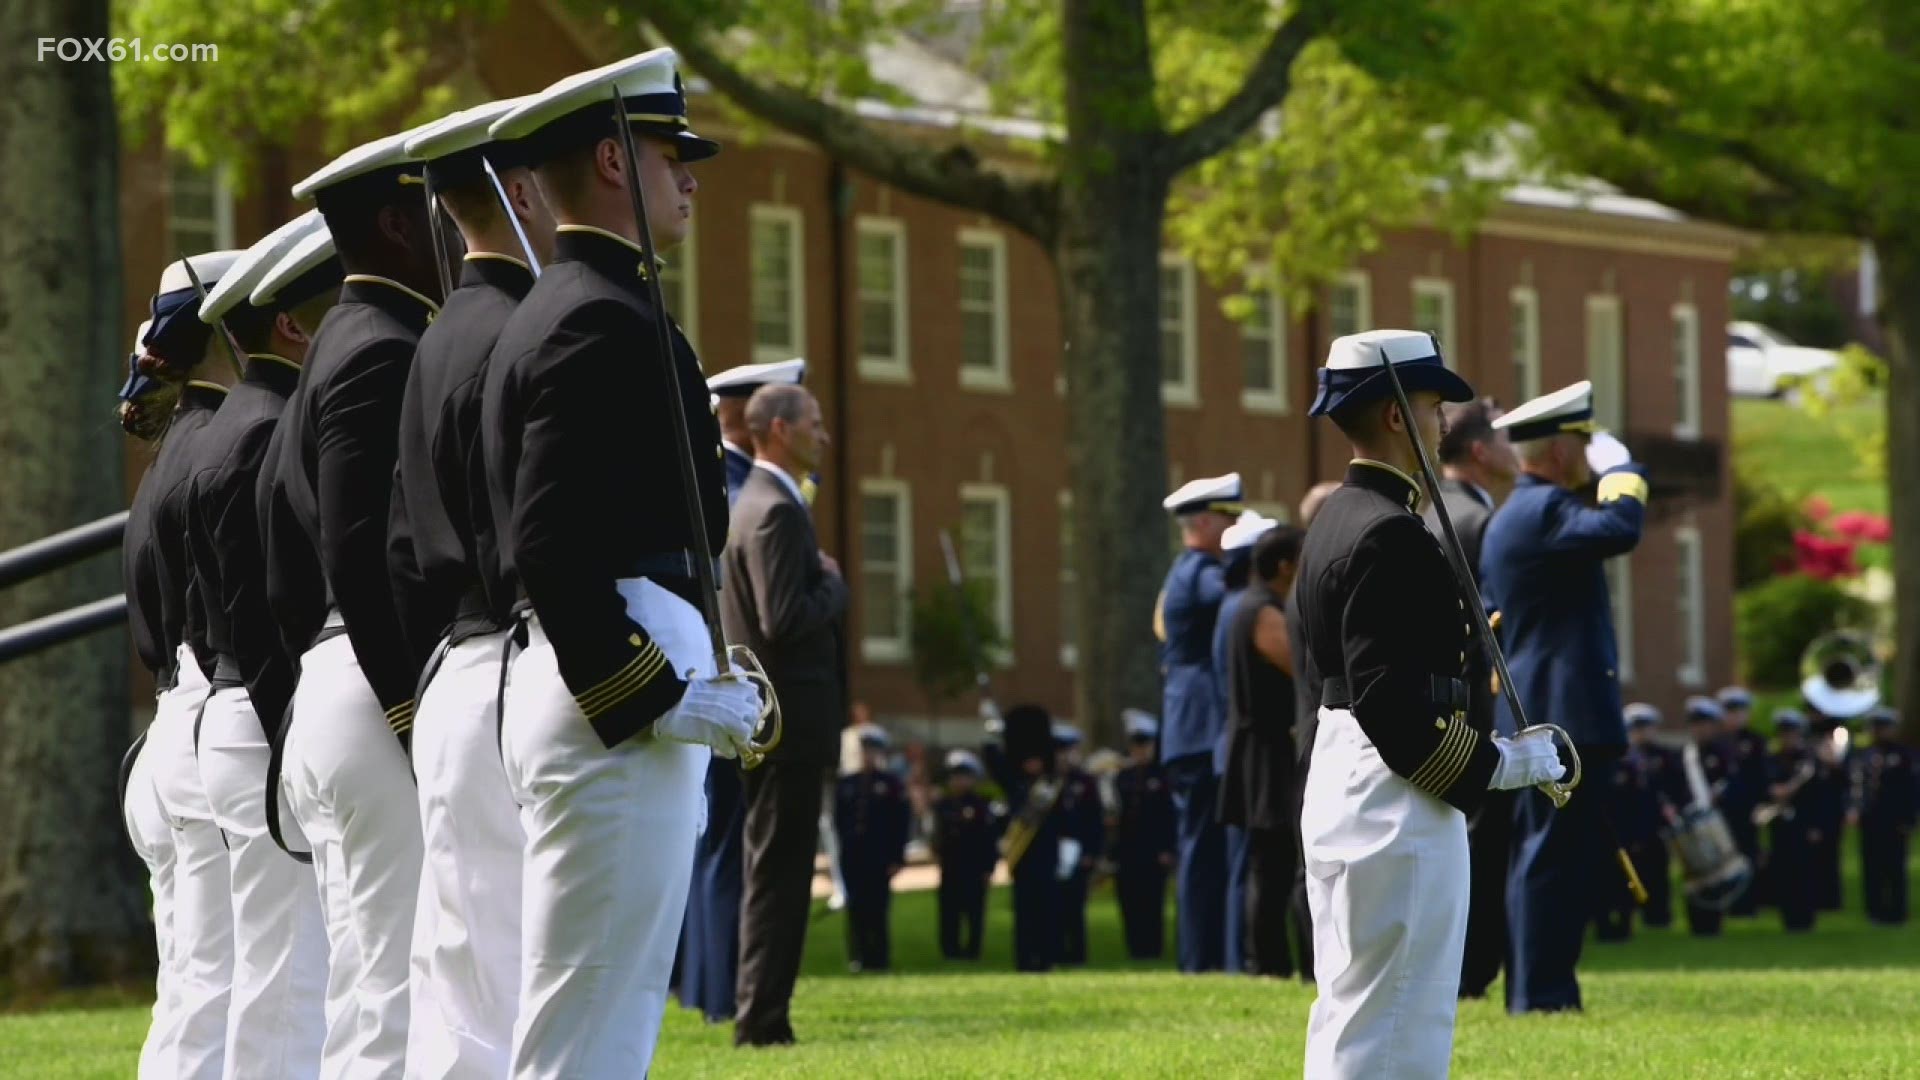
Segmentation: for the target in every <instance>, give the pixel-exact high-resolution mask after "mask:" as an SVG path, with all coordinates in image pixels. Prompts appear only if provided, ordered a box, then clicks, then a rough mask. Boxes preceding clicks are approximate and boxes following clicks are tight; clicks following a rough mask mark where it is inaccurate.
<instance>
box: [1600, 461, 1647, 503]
mask: <svg viewBox="0 0 1920 1080" xmlns="http://www.w3.org/2000/svg"><path fill="white" fill-rule="evenodd" d="M1597 497H1598V499H1599V501H1600V503H1601V505H1605V504H1607V503H1610V502H1613V501H1615V500H1617V499H1632V500H1633V501H1634V502H1637V503H1639V504H1641V505H1642V506H1644V505H1646V502H1647V478H1646V477H1644V476H1641V475H1640V474H1639V473H1636V472H1629V471H1627V470H1625V469H1621V470H1618V471H1615V472H1610V473H1608V474H1607V475H1605V476H1603V477H1601V478H1600V489H1599V492H1598V496H1597Z"/></svg>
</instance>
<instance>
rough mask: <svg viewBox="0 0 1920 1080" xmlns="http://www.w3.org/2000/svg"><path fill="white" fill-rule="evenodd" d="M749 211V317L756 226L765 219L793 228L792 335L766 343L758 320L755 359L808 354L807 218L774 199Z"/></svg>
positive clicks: (789, 306) (789, 310)
mask: <svg viewBox="0 0 1920 1080" xmlns="http://www.w3.org/2000/svg"><path fill="white" fill-rule="evenodd" d="M747 213H748V224H747V293H748V303H747V310H748V312H749V317H750V318H751V313H752V311H753V309H754V307H755V306H756V305H755V304H754V303H753V296H752V294H753V283H754V262H755V260H754V252H753V230H754V227H755V226H758V225H759V224H761V223H762V222H767V223H776V222H777V223H779V224H782V225H786V226H788V227H789V228H791V229H792V230H793V257H792V259H791V260H790V261H789V262H788V264H787V319H788V321H789V322H791V323H792V325H793V338H792V340H791V341H790V342H789V343H788V344H786V345H763V344H761V342H760V328H759V326H758V325H757V324H756V325H754V326H753V328H752V333H753V359H754V362H755V363H762V364H764V363H768V362H771V361H776V360H790V359H792V358H794V357H796V356H805V355H807V274H806V266H807V226H806V218H805V216H804V215H803V214H801V212H800V208H799V207H797V206H775V205H773V204H771V203H754V204H753V205H752V206H751V207H749V208H748V211H747Z"/></svg>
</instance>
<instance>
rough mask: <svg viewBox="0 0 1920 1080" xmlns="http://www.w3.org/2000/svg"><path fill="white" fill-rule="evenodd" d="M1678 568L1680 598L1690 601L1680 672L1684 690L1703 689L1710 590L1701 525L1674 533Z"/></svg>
mask: <svg viewBox="0 0 1920 1080" xmlns="http://www.w3.org/2000/svg"><path fill="white" fill-rule="evenodd" d="M1673 545H1674V555H1675V559H1674V561H1675V564H1676V565H1677V566H1678V567H1679V570H1680V575H1681V579H1680V581H1679V582H1677V583H1676V584H1677V588H1678V594H1680V595H1684V596H1685V598H1686V605H1687V607H1686V618H1685V619H1682V620H1678V621H1679V622H1680V624H1681V625H1680V633H1681V639H1680V657H1681V659H1680V666H1679V668H1678V669H1677V671H1676V674H1677V676H1678V677H1679V679H1680V684H1681V685H1682V686H1688V687H1695V688H1697V687H1701V686H1705V685H1706V683H1707V614H1706V603H1707V586H1706V572H1707V559H1706V550H1705V548H1704V547H1703V546H1702V543H1701V538H1700V528H1699V526H1697V525H1681V526H1677V527H1676V528H1675V529H1674V530H1673Z"/></svg>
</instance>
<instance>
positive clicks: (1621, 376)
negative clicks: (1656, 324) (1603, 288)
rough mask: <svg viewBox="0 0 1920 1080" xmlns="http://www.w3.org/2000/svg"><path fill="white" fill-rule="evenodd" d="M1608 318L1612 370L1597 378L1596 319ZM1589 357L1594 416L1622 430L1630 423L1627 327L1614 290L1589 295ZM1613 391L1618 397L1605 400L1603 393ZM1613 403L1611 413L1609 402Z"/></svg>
mask: <svg viewBox="0 0 1920 1080" xmlns="http://www.w3.org/2000/svg"><path fill="white" fill-rule="evenodd" d="M1598 319H1607V320H1610V321H1611V322H1612V324H1613V357H1612V362H1613V371H1612V373H1611V374H1610V376H1609V377H1608V378H1605V379H1600V378H1595V377H1594V376H1595V375H1596V374H1597V373H1596V372H1595V370H1594V362H1595V361H1596V360H1598V359H1600V357H1599V355H1598V354H1597V352H1596V351H1595V349H1594V329H1595V327H1596V326H1597V325H1598V324H1597V322H1596V320H1598ZM1585 329H1586V360H1587V364H1586V367H1587V378H1588V379H1590V380H1592V382H1593V389H1594V395H1593V418H1594V420H1595V422H1597V423H1599V424H1600V425H1601V426H1602V427H1605V428H1607V429H1608V430H1610V431H1614V432H1619V431H1621V430H1623V429H1624V428H1625V427H1626V424H1627V327H1626V323H1625V321H1624V320H1623V319H1622V318H1621V315H1620V298H1619V297H1618V296H1615V295H1613V294H1612V293H1593V294H1590V295H1589V296H1588V297H1587V321H1586V326H1585ZM1606 393H1611V394H1613V395H1615V399H1614V400H1613V401H1610V402H1603V401H1602V400H1601V397H1602V395H1603V394H1606ZM1609 405H1610V406H1613V408H1612V410H1611V415H1609V409H1608V408H1607V406H1609Z"/></svg>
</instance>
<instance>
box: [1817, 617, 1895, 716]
mask: <svg viewBox="0 0 1920 1080" xmlns="http://www.w3.org/2000/svg"><path fill="white" fill-rule="evenodd" d="M1800 696H1801V697H1803V698H1805V699H1806V701H1807V704H1808V705H1811V706H1812V707H1813V708H1814V709H1815V710H1817V711H1818V712H1819V713H1820V715H1822V716H1824V717H1826V718H1827V719H1829V720H1840V721H1843V722H1844V721H1847V720H1853V719H1855V718H1858V717H1861V716H1865V715H1866V714H1867V713H1869V712H1871V711H1872V710H1873V707H1874V706H1876V705H1878V704H1880V658H1879V656H1878V655H1877V654H1876V653H1875V651H1874V640H1873V637H1872V635H1870V634H1867V633H1865V632H1863V631H1859V630H1836V631H1834V632H1832V633H1829V634H1822V635H1820V636H1819V637H1817V638H1815V639H1814V640H1813V642H1812V643H1811V644H1809V645H1808V646H1807V648H1806V651H1805V652H1803V653H1801V654H1800Z"/></svg>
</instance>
